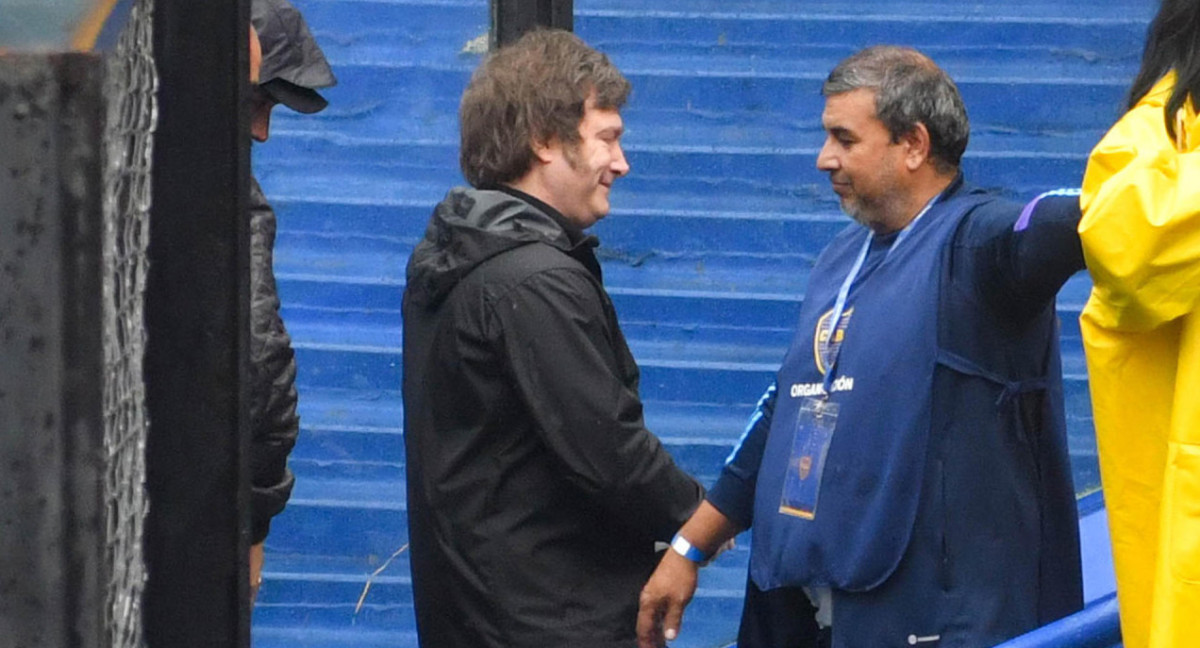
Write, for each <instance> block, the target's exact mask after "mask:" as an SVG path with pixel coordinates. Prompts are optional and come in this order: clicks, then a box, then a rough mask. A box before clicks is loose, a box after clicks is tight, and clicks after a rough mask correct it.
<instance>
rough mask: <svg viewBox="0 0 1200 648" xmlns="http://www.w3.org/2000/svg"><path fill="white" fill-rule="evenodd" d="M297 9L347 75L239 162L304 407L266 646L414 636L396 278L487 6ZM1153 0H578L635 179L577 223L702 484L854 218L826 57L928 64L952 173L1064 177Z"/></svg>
mask: <svg viewBox="0 0 1200 648" xmlns="http://www.w3.org/2000/svg"><path fill="white" fill-rule="evenodd" d="M294 1H295V4H296V5H297V6H298V7H300V8H301V10H302V11H303V12H304V13H305V14H306V16H307V18H308V21H309V23H310V25H311V27H312V29H313V31H314V33H315V34H316V36H317V38H318V40H319V41H320V42H321V44H322V46H323V47H324V49H325V51H326V53H327V54H328V56H329V58H330V60H331V62H332V63H333V65H334V68H335V71H336V73H337V75H338V77H339V80H340V83H339V85H338V87H336V88H334V89H331V90H330V91H328V92H327V93H326V94H327V96H328V98H329V100H330V104H331V105H330V108H329V109H328V110H326V111H325V112H324V113H321V114H319V115H316V116H300V115H295V114H291V113H288V112H287V111H286V109H279V110H277V111H276V115H275V122H274V131H273V134H272V137H271V140H270V142H268V143H267V144H265V145H261V146H256V148H255V153H254V165H255V171H256V173H257V175H258V176H259V178H260V180H261V181H262V185H263V187H264V190H265V191H266V193H267V196H268V197H269V198H270V199H271V201H272V202H273V203H274V205H275V206H276V209H277V211H278V214H279V238H278V243H277V246H278V247H277V256H276V272H277V275H278V278H279V283H280V292H281V296H282V299H283V305H284V316H285V318H286V320H287V324H288V326H289V328H290V329H291V331H292V334H293V336H294V338H295V343H296V349H297V354H298V363H299V372H300V377H299V387H300V398H301V401H300V404H301V405H300V406H301V414H302V429H301V439H300V442H299V444H298V445H297V446H296V449H295V452H294V453H293V455H292V462H291V465H292V468H293V470H294V471H295V472H296V475H297V486H296V491H295V495H294V498H293V500H292V502H291V504H290V505H289V506H288V509H287V511H285V512H284V513H283V514H282V516H281V517H279V518H278V519H277V521H276V523H275V525H274V528H273V532H272V535H271V537H270V538H269V539H268V541H267V550H268V555H267V571H266V581H265V583H264V585H263V589H262V593H261V595H260V599H259V605H258V608H257V609H256V612H255V624H254V635H255V645H256V646H258V647H260V648H274V647H277V646H278V647H282V646H289V647H297V646H327V647H334V646H359V647H362V648H371V647H374V646H390V647H393V648H396V647H405V646H415V645H416V638H415V633H414V631H413V621H412V599H411V593H410V588H409V573H408V562H407V555H406V553H405V552H404V551H403V550H402V549H403V547H404V546H405V543H406V542H407V531H406V527H405V518H404V510H405V493H404V482H403V480H404V471H405V462H404V451H403V442H402V436H401V435H402V429H401V422H402V415H401V410H402V403H401V399H400V394H399V389H400V364H401V363H400V353H401V350H400V327H401V321H400V295H401V292H402V290H403V287H404V267H405V262H406V260H407V256H408V253H409V251H410V250H411V248H412V246H413V245H414V244H415V242H416V241H417V240H418V238H419V237H420V235H421V234H422V232H423V229H424V226H425V222H426V220H427V218H428V215H429V213H430V210H431V207H432V205H433V204H434V203H436V202H437V201H438V200H439V199H440V197H441V196H442V195H443V194H444V193H445V191H446V189H447V188H449V187H450V186H452V185H454V184H458V183H460V182H461V180H460V176H459V173H458V169H457V125H456V108H457V102H458V97H459V95H460V93H461V91H462V88H463V87H464V85H465V83H466V80H467V78H468V75H469V73H470V70H471V69H473V68H474V66H475V65H476V64H477V63H478V61H479V57H480V52H481V50H482V48H483V47H484V44H485V43H486V31H487V24H488V5H487V2H486V0H294ZM1153 5H1154V2H1153V0H1093V1H1092V2H1088V3H1078V2H1074V1H1071V0H1010V1H1009V2H1007V3H1000V4H998V3H987V4H984V3H978V4H976V3H971V2H959V1H956V0H925V1H923V2H899V1H897V2H888V1H886V0H876V1H874V2H870V1H868V2H850V1H846V0H841V1H837V2H834V1H830V2H819V3H816V2H802V1H799V0H793V1H783V0H776V1H766V0H690V1H689V0H675V1H670V0H576V2H575V7H576V31H577V32H578V33H579V34H580V35H581V36H582V37H583V38H584V39H585V40H587V41H588V42H589V43H591V44H592V45H594V46H596V47H598V48H599V49H601V50H603V51H605V52H607V53H608V54H609V55H610V56H611V57H612V58H613V60H614V61H615V62H616V63H617V65H618V66H620V67H621V68H622V70H624V71H625V72H626V74H627V75H628V76H629V78H630V79H631V81H632V82H633V84H634V93H633V96H632V98H631V101H630V103H629V105H628V106H627V108H626V110H625V111H624V113H623V114H624V116H625V121H626V129H627V134H626V136H625V139H624V142H625V145H626V150H627V153H628V156H629V160H630V163H631V164H632V167H633V170H632V172H631V174H630V175H629V177H628V178H626V179H623V180H621V181H619V182H618V183H617V185H616V188H615V189H614V191H613V196H612V203H613V212H612V214H611V215H610V216H609V218H607V219H606V220H604V221H603V222H602V223H600V224H599V225H597V226H596V227H595V228H594V230H593V231H594V232H595V233H596V234H598V235H599V236H600V239H601V241H602V248H601V254H602V258H603V261H604V265H605V280H606V283H607V284H608V286H609V290H610V292H611V293H612V295H613V299H614V302H615V303H616V306H617V309H618V313H619V315H620V317H621V320H622V325H623V327H624V329H625V333H626V336H627V337H628V338H629V341H630V346H631V347H632V348H633V351H634V354H635V355H636V356H637V359H638V362H639V364H640V365H641V367H642V375H643V379H642V390H643V391H642V396H643V398H644V400H645V402H646V418H647V421H648V423H649V425H650V427H651V429H652V430H654V431H655V432H656V433H658V435H659V436H660V437H662V438H663V439H664V441H665V442H666V443H667V444H668V446H669V448H670V449H671V451H672V452H673V453H674V455H675V456H676V458H677V459H678V460H679V461H680V462H681V463H682V465H683V466H685V467H686V468H687V469H689V470H690V471H692V472H694V473H695V474H697V475H699V476H700V477H701V478H702V479H704V480H705V481H706V482H711V480H712V479H713V478H714V477H715V476H716V473H717V471H718V470H719V467H720V464H721V461H722V460H723V458H724V457H725V455H726V454H727V453H728V451H729V450H730V448H731V447H732V444H733V443H734V441H735V440H736V439H737V437H738V435H739V434H740V433H741V429H742V427H743V425H744V422H745V419H746V417H747V415H748V414H749V413H750V411H751V409H752V406H753V403H754V401H755V400H756V399H757V397H758V395H759V394H760V392H761V391H762V390H763V388H764V387H765V386H766V385H767V384H768V382H769V381H770V378H771V375H772V373H773V371H774V369H775V368H776V366H777V364H778V362H779V361H780V359H781V358H782V355H783V352H784V349H785V348H786V345H787V344H788V342H789V341H790V337H791V327H792V324H793V319H794V317H795V316H796V314H797V312H798V305H799V301H800V300H801V298H802V297H803V291H804V286H805V281H806V277H807V274H808V269H809V268H810V267H811V264H812V262H813V260H814V259H815V256H816V254H817V252H818V251H819V250H820V249H821V247H822V246H823V245H824V243H825V242H826V241H827V240H828V239H829V238H830V236H832V234H833V233H834V232H836V231H837V230H838V229H840V228H841V227H842V226H843V223H844V217H843V216H841V215H840V214H839V212H838V207H837V202H836V197H835V196H834V195H833V193H832V192H831V191H830V190H829V188H828V186H827V181H826V178H825V177H824V176H823V175H822V174H820V173H818V172H817V171H816V169H815V166H814V164H815V158H816V153H817V150H818V149H819V147H820V145H821V142H822V133H821V129H820V112H821V107H822V100H821V97H820V95H819V91H818V90H819V86H820V82H821V80H822V79H823V78H824V76H825V75H826V74H827V73H828V71H829V69H830V68H831V67H832V66H833V65H834V64H835V63H836V62H837V61H838V60H839V59H841V58H842V57H844V56H845V55H848V54H849V53H851V52H852V51H854V50H856V49H858V48H860V47H862V46H865V45H869V44H874V43H881V42H886V43H896V44H906V45H913V46H916V47H918V48H920V49H922V50H923V51H925V52H926V53H928V54H930V55H931V56H932V57H933V58H934V59H935V60H937V61H938V62H939V63H941V64H942V66H943V67H945V68H946V69H947V70H948V71H949V72H950V73H951V75H952V76H953V77H954V78H955V79H956V80H957V81H958V83H959V86H960V88H961V90H962V93H963V96H964V98H965V100H966V103H967V108H968V112H969V113H970V116H971V119H972V137H971V144H970V147H969V149H968V153H967V157H966V161H965V164H964V166H965V171H966V174H967V176H968V177H969V178H970V179H971V180H973V181H974V182H976V183H978V184H982V185H984V186H993V187H997V188H1002V190H1003V191H1004V192H1006V193H1009V194H1011V195H1015V196H1017V197H1021V198H1028V197H1032V196H1033V195H1035V194H1036V193H1037V192H1040V191H1042V190H1045V189H1050V188H1055V187H1061V186H1077V185H1078V183H1079V181H1080V178H1081V175H1082V171H1083V164H1084V160H1085V157H1086V154H1087V151H1088V150H1089V148H1090V147H1091V146H1092V145H1093V144H1094V143H1095V142H1096V141H1097V140H1098V139H1099V137H1100V135H1101V134H1102V133H1103V132H1104V130H1105V129H1106V128H1107V127H1108V126H1109V125H1110V124H1111V123H1112V121H1113V120H1114V119H1115V118H1116V117H1117V116H1118V115H1119V113H1120V105H1121V102H1122V96H1123V93H1124V91H1125V89H1126V87H1127V85H1128V82H1129V80H1130V79H1131V77H1132V75H1133V72H1134V71H1135V69H1136V66H1137V61H1138V57H1139V55H1140V51H1141V43H1142V38H1143V35H1144V32H1145V28H1146V21H1147V20H1148V18H1149V17H1150V15H1151V14H1152V13H1153V10H1154V6H1153ZM1087 291H1088V283H1087V280H1086V277H1082V276H1081V277H1077V278H1075V279H1073V280H1072V281H1071V282H1070V283H1069V284H1068V286H1067V287H1066V288H1065V289H1064V291H1063V293H1062V295H1061V297H1060V310H1061V312H1062V324H1063V329H1062V330H1063V349H1064V364H1065V370H1066V372H1067V387H1066V391H1067V398H1068V415H1069V419H1070V421H1069V423H1070V431H1071V448H1072V454H1073V458H1074V459H1075V462H1076V476H1077V482H1078V485H1079V488H1080V489H1081V491H1089V490H1094V489H1095V488H1097V487H1098V482H1099V480H1098V475H1097V470H1096V462H1095V444H1094V441H1093V439H1092V427H1091V414H1090V407H1089V403H1088V396H1087V385H1086V376H1085V367H1084V361H1083V356H1082V350H1081V347H1080V343H1079V332H1078V326H1077V318H1078V313H1079V309H1080V307H1081V306H1082V304H1083V302H1084V300H1085V299H1086V296H1087ZM747 544H748V543H747V542H745V541H743V543H742V546H741V548H740V549H738V550H735V551H733V552H730V553H728V554H726V555H725V556H723V557H722V558H721V560H720V561H718V563H717V564H715V565H713V566H711V567H709V568H708V569H706V570H705V571H704V572H703V577H702V580H701V591H700V593H699V595H698V597H697V600H696V601H695V602H694V603H693V604H692V606H691V608H690V610H689V613H688V616H687V617H686V620H685V623H686V625H685V632H684V636H683V637H682V638H681V640H680V641H679V642H677V644H676V645H679V646H689V647H690V646H695V647H699V646H723V645H727V644H728V643H729V642H731V641H732V639H733V636H734V632H735V629H736V624H737V614H738V611H739V610H740V596H741V587H742V583H743V582H744V569H745V562H746V558H747V551H746V545H747ZM394 554H397V555H396V556H395V558H394V560H392V561H391V562H388V561H389V557H391V556H393V555H394ZM376 571H378V574H377V575H375V576H374V577H373V578H372V579H371V581H370V582H371V584H370V588H369V591H366V592H365V595H364V589H365V586H366V583H367V582H368V577H370V576H371V575H372V574H373V573H375V572H376ZM360 603H361V605H360Z"/></svg>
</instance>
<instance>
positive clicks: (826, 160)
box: [817, 139, 838, 171]
mask: <svg viewBox="0 0 1200 648" xmlns="http://www.w3.org/2000/svg"><path fill="white" fill-rule="evenodd" d="M829 148H830V147H829V139H826V140H825V143H824V144H823V145H822V146H821V150H820V152H818V153H817V168H818V169H820V170H821V171H833V170H834V169H836V168H837V166H838V165H837V157H836V156H835V155H833V153H832V152H831V151H830V150H829Z"/></svg>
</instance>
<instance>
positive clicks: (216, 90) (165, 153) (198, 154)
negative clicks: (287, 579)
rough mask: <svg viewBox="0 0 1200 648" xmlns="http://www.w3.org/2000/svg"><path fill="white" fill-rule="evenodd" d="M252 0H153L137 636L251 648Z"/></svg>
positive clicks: (157, 642) (182, 645) (175, 644)
mask: <svg viewBox="0 0 1200 648" xmlns="http://www.w3.org/2000/svg"><path fill="white" fill-rule="evenodd" d="M249 24H250V22H249V1H248V0H206V1H205V2H184V1H180V0H160V1H159V2H156V3H155V8H154V52H155V60H156V64H157V67H158V74H159V90H158V115H159V121H158V130H157V132H156V133H155V145H154V166H153V184H152V187H153V207H152V211H151V221H150V247H149V260H150V266H149V267H150V274H149V277H148V280H147V291H146V300H145V303H146V326H147V336H148V339H147V347H146V361H145V376H146V404H147V410H148V414H149V419H150V430H149V437H148V440H147V446H148V447H147V489H148V493H149V497H150V512H149V516H148V518H147V522H146V543H145V548H146V563H147V569H148V572H149V581H148V583H147V587H146V594H145V603H144V605H145V629H146V642H147V645H148V646H149V647H150V648H190V647H193V646H194V647H196V648H222V647H226V646H248V645H249V605H248V602H247V601H248V598H247V596H248V582H247V581H248V580H249V576H248V568H247V562H246V561H247V551H248V542H249V514H248V504H249V491H248V486H247V484H248V480H247V478H246V475H247V468H246V465H247V464H246V457H247V447H248V439H247V434H246V433H245V430H246V429H247V410H246V397H245V387H244V385H245V381H244V380H243V377H244V376H245V375H246V369H247V364H246V362H247V361H246V359H247V345H248V342H247V335H248V332H249V325H248V308H249V298H248V291H249V248H248V241H249V238H248V237H249V233H248V219H247V218H246V214H247V196H248V183H249V177H250V175H249V174H250V172H249V169H250V153H249V143H250V135H249V122H248V115H246V114H245V110H243V107H244V106H247V105H248V96H249V86H248V83H249V82H248V78H247V77H248V71H249V68H248V54H247V40H248V34H249Z"/></svg>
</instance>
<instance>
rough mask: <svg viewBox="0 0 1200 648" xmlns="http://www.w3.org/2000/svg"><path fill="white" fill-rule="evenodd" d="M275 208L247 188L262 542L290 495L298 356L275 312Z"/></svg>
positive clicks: (256, 487)
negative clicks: (288, 463)
mask: <svg viewBox="0 0 1200 648" xmlns="http://www.w3.org/2000/svg"><path fill="white" fill-rule="evenodd" d="M274 248H275V212H274V211H273V210H272V209H271V206H270V205H269V204H268V203H267V201H266V198H265V197H264V196H263V193H262V189H261V188H259V186H258V182H257V181H254V182H252V183H251V191H250V300H251V301H250V381H251V382H250V430H251V435H252V436H251V440H250V474H251V541H252V543H254V544H258V543H260V542H262V541H263V540H264V539H265V538H266V537H267V533H268V532H269V531H270V526H271V518H272V517H274V516H275V515H278V514H279V513H280V512H281V511H282V510H283V508H284V506H285V505H286V504H287V501H288V498H289V497H291V495H292V485H293V484H294V483H295V479H294V477H293V476H292V473H291V471H290V470H288V467H287V458H288V454H289V453H290V452H291V450H292V447H293V446H294V445H295V444H296V436H297V435H298V434H299V431H300V417H299V416H298V415H297V413H296V402H297V397H296V360H295V353H294V352H293V351H292V340H291V337H290V336H289V335H288V332H287V329H286V328H285V327H284V325H283V319H282V318H281V317H280V315H279V295H278V293H277V292H276V288H275V271H274V268H273V254H272V253H273V250H274Z"/></svg>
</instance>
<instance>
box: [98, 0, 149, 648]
mask: <svg viewBox="0 0 1200 648" xmlns="http://www.w3.org/2000/svg"><path fill="white" fill-rule="evenodd" d="M153 9H154V2H153V0H135V2H134V3H133V7H132V13H131V15H130V16H129V19H128V21H127V22H126V24H125V27H124V31H123V32H122V34H121V37H120V39H119V41H118V43H117V46H116V48H115V49H113V50H112V51H110V52H109V53H108V54H107V55H106V61H105V85H104V96H105V103H106V106H107V115H106V118H105V126H104V139H103V146H104V189H103V191H104V195H103V211H104V244H103V245H104V249H103V255H104V277H103V286H104V293H103V308H104V324H103V325H104V414H103V415H104V450H105V453H106V464H105V466H106V468H105V480H104V499H105V516H106V533H105V536H106V537H105V546H106V552H107V556H106V558H107V560H108V565H109V580H108V583H107V591H106V597H105V600H106V606H107V609H106V610H105V619H104V620H105V628H106V632H107V634H108V637H109V644H108V645H110V646H112V647H113V648H141V646H143V644H144V641H143V631H142V604H141V601H142V593H143V590H144V588H145V583H146V567H145V560H144V556H143V551H142V538H143V532H144V528H145V526H144V525H145V519H146V511H147V497H146V491H145V488H144V483H145V478H146V432H147V426H148V421H147V415H146V390H145V383H144V380H143V375H142V361H143V357H144V354H145V346H146V327H145V323H144V308H143V295H144V293H145V289H146V276H147V265H148V263H147V254H146V251H147V245H148V243H149V236H150V195H151V183H150V178H151V175H150V174H151V161H152V153H153V133H154V126H155V123H156V121H157V107H156V101H155V92H156V90H157V75H156V73H155V66H154V42H153V38H152V35H153V32H152V27H153V16H152V12H153Z"/></svg>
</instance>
